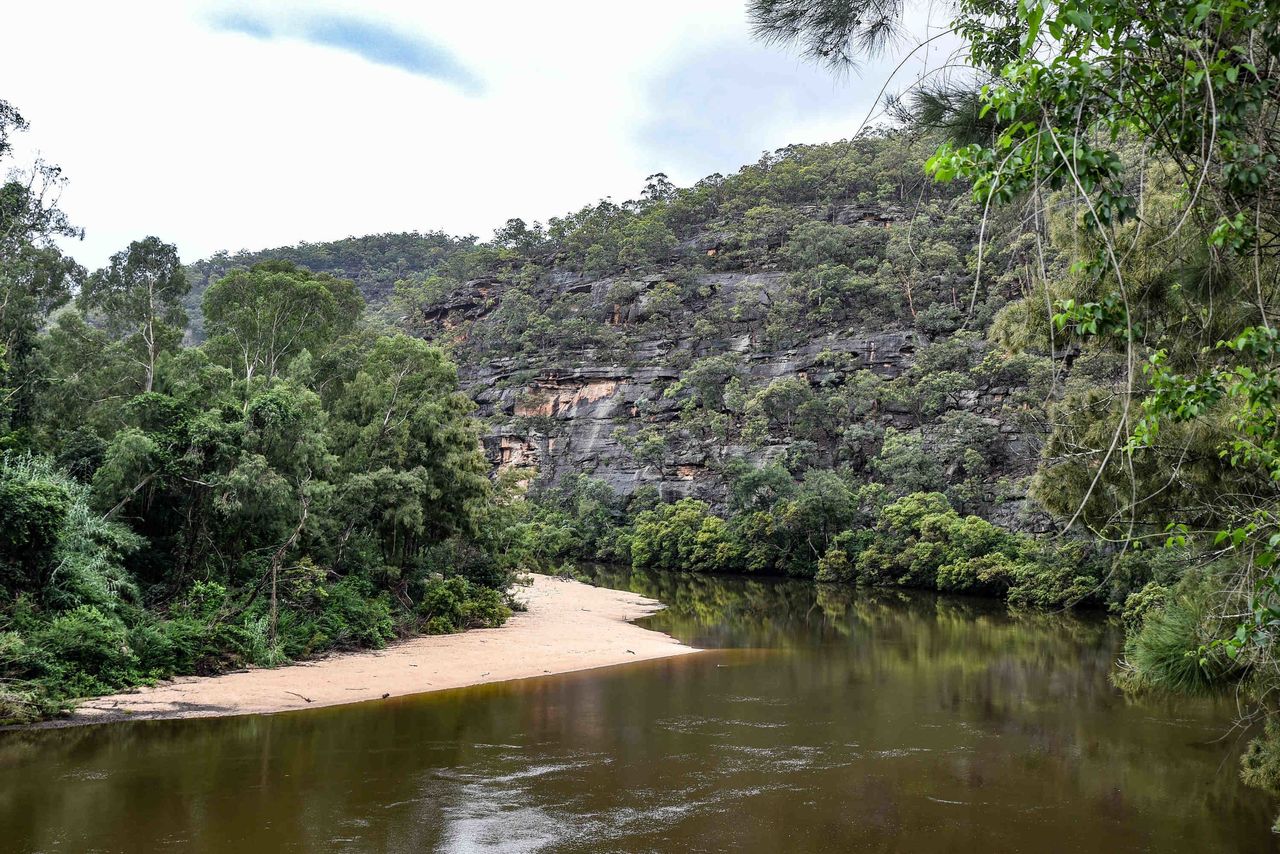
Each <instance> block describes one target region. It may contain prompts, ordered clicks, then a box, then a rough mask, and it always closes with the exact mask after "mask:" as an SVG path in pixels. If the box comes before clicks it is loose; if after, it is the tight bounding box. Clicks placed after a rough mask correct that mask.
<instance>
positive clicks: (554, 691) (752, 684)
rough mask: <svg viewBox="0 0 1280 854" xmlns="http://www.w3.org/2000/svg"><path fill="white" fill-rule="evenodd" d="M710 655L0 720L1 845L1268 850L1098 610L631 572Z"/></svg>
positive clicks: (1266, 819)
mask: <svg viewBox="0 0 1280 854" xmlns="http://www.w3.org/2000/svg"><path fill="white" fill-rule="evenodd" d="M600 581H601V582H602V583H606V584H608V585H609V586H616V587H622V588H626V589H630V590H633V591H635V592H638V593H642V594H644V595H649V596H656V597H658V598H661V599H663V600H664V601H666V602H668V603H670V604H671V607H670V608H669V610H667V611H665V612H662V613H660V614H658V615H655V616H654V617H651V618H649V622H650V624H651V625H652V626H653V627H654V628H659V629H661V630H663V631H669V632H671V633H672V634H675V635H676V636H678V637H680V638H682V639H685V640H688V641H690V642H692V643H694V644H697V645H701V646H705V647H716V648H717V650H718V651H715V652H711V653H707V654H705V655H700V656H690V657H685V658H680V659H673V660H670V661H663V662H642V663H637V664H631V665H626V666H624V667H620V668H610V669H607V670H602V671H595V672H590V673H581V674H573V675H570V676H565V677H547V678H540V679H532V680H527V681H524V682H518V683H508V684H504V685H491V686H482V687H479V688H473V689H466V690H462V691H452V692H445V693H440V694H435V695H427V696H424V697H418V698H405V699H400V700H390V701H386V702H383V703H373V704H365V705H360V706H352V707H347V708H338V709H318V710H313V711H307V712H300V713H295V714H289V715H281V716H274V717H256V718H237V719H229V720H222V721H188V722H139V723H134V724H124V725H118V726H110V727H100V728H96V729H77V730H63V731H54V732H42V733H15V734H8V735H6V736H4V737H2V738H0V840H3V842H0V848H4V850H10V846H12V850H15V851H53V850H64V851H76V850H102V851H153V850H164V849H165V848H174V849H177V850H200V851H212V852H221V851H236V852H254V851H264V852H265V851H289V850H325V851H370V850H374V851H429V850H446V851H489V850H494V851H541V850H555V851H599V850H609V851H671V850H680V851H684V850H688V851H721V850H725V851H728V850H734V851H768V852H775V851H844V850H859V851H956V852H977V851H982V852H989V851H1006V850H1031V851H1081V850H1084V851H1095V850H1096V851H1162V852H1163V851H1174V852H1176V851H1222V852H1229V851H1242V852H1244V851H1266V850H1271V847H1272V837H1271V835H1270V833H1269V832H1268V826H1269V823H1270V817H1271V811H1272V809H1273V807H1274V805H1273V804H1272V803H1271V802H1270V799H1268V798H1266V797H1264V796H1261V795H1259V794H1258V793H1256V792H1252V791H1250V790H1247V789H1244V788H1242V787H1241V786H1240V785H1239V783H1238V781H1237V778H1236V774H1235V766H1234V764H1233V763H1232V762H1226V763H1224V762H1223V761H1222V757H1223V754H1224V745H1223V744H1221V743H1214V740H1215V739H1217V738H1219V737H1220V736H1221V735H1222V734H1223V732H1225V731H1226V728H1227V723H1228V722H1229V720H1230V709H1229V708H1228V707H1226V706H1225V705H1224V704H1215V703H1210V702H1195V703H1186V702H1182V703H1178V704H1173V703H1168V702H1157V701H1142V702H1132V701H1127V700H1126V699H1125V698H1123V697H1122V696H1121V695H1120V694H1118V693H1117V692H1116V691H1114V690H1113V689H1111V688H1110V687H1109V685H1108V683H1107V674H1108V671H1109V669H1110V666H1111V659H1112V656H1113V654H1114V650H1115V646H1116V643H1117V641H1118V638H1117V636H1116V633H1115V630H1114V628H1112V627H1111V626H1109V625H1108V624H1107V623H1105V622H1103V621H1100V620H1096V619H1081V618H1074V617H1064V616H1062V615H1040V616H1035V615H1032V616H1018V617H1013V616H1010V615H1008V614H1007V613H1006V612H1005V611H1004V610H1002V609H1000V608H997V607H994V606H992V605H990V604H989V603H985V602H982V601H978V600H958V599H945V598H938V597H933V596H919V595H904V594H898V593H878V594H870V595H867V594H855V593H853V592H851V591H849V590H846V589H831V590H825V589H821V590H816V591H815V590H814V589H813V588H811V587H809V586H807V585H804V584H798V583H797V584H791V583H776V582H767V581H749V580H743V579H729V580H726V579H713V578H705V577H697V576H673V575H662V576H656V575H634V574H630V573H619V572H616V571H609V570H601V571H600Z"/></svg>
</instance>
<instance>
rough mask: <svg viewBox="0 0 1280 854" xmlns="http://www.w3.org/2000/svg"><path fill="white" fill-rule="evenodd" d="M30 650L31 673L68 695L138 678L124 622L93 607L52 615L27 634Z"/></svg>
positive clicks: (106, 688)
mask: <svg viewBox="0 0 1280 854" xmlns="http://www.w3.org/2000/svg"><path fill="white" fill-rule="evenodd" d="M29 647H30V649H29V652H28V657H27V660H28V662H29V663H30V665H31V666H32V667H31V669H32V670H35V671H37V672H41V673H42V674H43V676H44V677H45V678H46V679H48V680H54V681H56V683H57V685H58V688H59V690H60V691H61V692H62V693H64V694H68V695H71V696H86V695H90V694H103V693H107V692H109V691H112V690H114V689H116V688H119V687H122V686H124V685H128V684H130V683H131V682H133V681H135V680H136V679H137V678H138V675H139V672H138V657H137V656H136V655H134V653H133V650H132V649H130V648H129V642H128V632H127V631H126V629H125V627H124V624H123V623H122V622H120V620H119V619H117V618H115V617H109V616H107V615H106V614H103V613H102V612H101V611H99V610H98V609H97V608H95V607H94V606H92V605H81V606H80V607H78V608H76V609H75V610H72V611H68V612H66V613H64V614H59V615H58V616H57V617H54V618H53V619H52V620H50V621H49V622H48V623H46V624H45V625H43V626H42V627H41V628H40V629H38V630H37V631H36V632H35V633H34V634H33V635H32V636H31V639H30V642H29Z"/></svg>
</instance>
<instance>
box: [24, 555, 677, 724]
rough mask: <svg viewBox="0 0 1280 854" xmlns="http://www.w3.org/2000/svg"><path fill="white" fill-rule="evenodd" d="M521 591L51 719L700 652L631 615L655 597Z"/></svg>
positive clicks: (427, 685) (449, 681) (143, 714)
mask: <svg viewBox="0 0 1280 854" xmlns="http://www.w3.org/2000/svg"><path fill="white" fill-rule="evenodd" d="M517 590H518V592H517V598H518V599H520V600H522V601H524V602H527V603H528V606H529V610H528V611H525V612H521V613H517V614H515V615H514V616H513V617H512V618H511V619H510V620H509V621H508V622H507V624H506V625H505V626H503V627H502V628H499V629H477V630H473V631H469V632H465V633H463V634H458V635H440V636H435V637H420V638H414V639H412V640H407V641H403V642H401V643H398V644H395V645H393V646H390V647H388V648H386V649H383V650H377V651H370V652H355V653H348V654H342V655H335V656H331V657H328V658H323V659H319V660H316V661H309V662H306V663H303V664H293V665H289V666H287V667H279V668H275V669H270V670H267V669H251V670H246V671H241V672H237V673H228V674H224V675H222V676H212V677H190V678H183V679H178V680H175V681H173V682H166V683H164V684H162V685H158V686H156V687H154V688H143V689H141V690H139V691H137V692H135V693H130V694H117V695H114V696H110V697H98V698H95V699H93V700H88V701H86V702H84V703H83V704H82V705H81V706H80V708H79V709H77V710H76V712H75V714H73V715H72V716H71V717H69V718H64V719H62V720H59V721H53V722H50V724H46V726H48V725H52V726H74V725H77V724H93V723H105V722H109V721H119V720H140V719H149V718H195V717H217V716H222V715H251V714H268V713H274V712H286V711H292V710H295V709H313V708H316V707H318V706H336V705H340V704H343V703H357V702H361V701H364V700H377V699H381V698H383V697H384V696H388V695H389V696H391V697H400V696H404V695H405V694H421V693H426V692H428V691H440V690H443V689H446V688H462V687H465V686H467V685H478V684H480V683H484V682H501V681H505V680H508V679H525V678H528V677H531V676H545V675H547V674H553V673H568V672H570V671H575V670H587V669H590V668H593V667H605V666H608V665H612V664H624V663H627V662H630V661H644V660H646V659H652V658H666V657H669V656H674V655H684V654H687V653H691V652H696V651H697V650H695V649H693V648H692V647H688V646H685V645H684V644H681V643H679V642H678V641H676V640H674V639H673V638H671V637H668V636H667V635H664V634H661V633H660V632H653V631H649V630H647V629H642V628H640V627H639V626H636V625H633V624H632V623H630V622H628V621H630V620H634V619H637V618H639V617H642V616H644V615H646V614H651V613H653V612H654V611H657V610H660V609H661V608H662V605H661V603H659V602H656V601H654V600H653V599H646V598H645V597H643V596H638V595H636V594H634V593H625V592H621V591H617V590H607V589H604V588H600V587H591V586H590V585H587V584H581V583H579V582H576V581H567V580H563V579H559V578H551V577H549V576H545V575H535V576H533V585H532V587H522V588H517Z"/></svg>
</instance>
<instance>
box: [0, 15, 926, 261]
mask: <svg viewBox="0 0 1280 854" xmlns="http://www.w3.org/2000/svg"><path fill="white" fill-rule="evenodd" d="M0 26H3V28H4V29H7V30H11V31H13V32H18V33H26V34H28V36H27V37H24V38H18V39H7V40H6V43H5V50H4V51H3V52H0V81H3V83H2V84H0V86H2V88H0V99H4V100H7V101H9V102H10V103H11V104H13V105H14V106H15V107H16V108H17V109H18V110H19V111H20V112H21V113H22V114H23V115H24V116H25V117H26V119H27V120H28V122H29V123H30V125H31V130H30V131H29V132H28V133H26V134H24V135H23V136H22V138H21V140H20V145H19V147H18V152H17V154H18V159H19V162H24V161H25V162H29V161H30V160H31V159H32V158H34V157H36V156H39V157H42V158H43V159H44V160H46V161H49V162H52V163H56V164H58V165H60V166H61V167H62V168H63V170H64V173H65V175H66V177H67V180H68V184H67V187H66V190H65V191H64V193H63V195H62V199H61V205H62V207H63V209H64V210H65V211H66V212H67V213H68V214H69V215H70V217H71V219H72V220H73V222H74V223H75V224H76V225H78V226H80V227H82V228H84V229H85V232H86V236H85V238H84V240H83V241H79V242H76V243H75V244H74V245H69V246H68V247H67V248H68V249H69V251H71V253H72V254H73V255H75V257H76V258H77V259H78V260H80V262H81V263H83V264H85V265H86V266H88V267H90V268H93V267H96V266H100V265H101V264H103V263H104V262H105V260H106V259H107V258H108V256H109V255H110V254H111V253H112V252H115V251H117V250H119V249H122V248H123V247H125V246H126V245H127V244H128V243H129V241H131V240H136V239H139V238H141V237H144V236H146V235H150V234H154V235H156V236H158V237H160V238H161V239H163V240H166V241H168V242H171V243H175V244H176V245H177V246H178V249H179V252H180V253H181V255H182V257H183V258H184V259H185V260H195V259H197V258H202V257H207V256H208V255H210V254H212V253H213V252H215V251H217V250H220V249H226V250H229V251H235V250H238V249H260V248H266V247H271V246H279V245H285V244H291V243H296V242H298V241H302V240H308V241H321V240H333V239H338V238H342V237H346V236H350V235H363V234H371V233H376V232H384V231H412V230H418V231H429V230H435V229H441V230H444V231H447V232H450V233H453V234H475V235H477V236H479V237H480V238H482V239H487V238H488V237H489V236H490V235H491V234H492V232H493V230H494V228H496V227H498V226H500V225H502V223H503V222H505V221H506V220H507V219H508V218H510V217H522V218H524V219H525V220H526V221H529V222H532V221H534V220H542V221H545V220H546V219H547V218H548V217H550V216H556V215H562V214H564V213H567V212H569V211H572V210H576V209H578V208H580V207H582V206H583V205H585V204H588V203H591V202H594V201H596V200H598V199H600V198H603V197H612V198H614V199H615V200H618V201H621V200H625V199H630V198H634V197H635V196H636V195H638V193H639V192H640V189H641V188H642V187H643V186H644V179H645V177H646V176H648V175H650V174H652V173H654V172H658V171H663V172H666V173H667V174H668V175H669V176H671V178H672V179H673V180H674V181H676V183H678V184H681V185H686V184H690V183H692V182H694V181H696V180H698V179H699V178H701V177H703V176H704V175H707V174H710V173H712V172H722V173H730V172H733V171H736V170H737V169H738V168H739V167H740V166H741V165H743V164H744V163H748V162H751V161H754V160H755V159H757V158H758V157H759V156H760V155H761V153H763V152H764V151H766V150H771V149H774V148H778V147H781V146H783V145H786V144H788V143H793V142H823V141H831V140H836V139H842V138H846V137H849V136H851V135H853V134H854V133H855V132H856V130H857V129H858V127H859V126H860V125H861V124H862V123H863V121H864V119H865V118H866V117H867V115H868V114H869V113H872V112H874V109H873V108H874V107H875V105H876V103H877V96H878V95H879V93H880V90H881V87H882V85H883V84H884V82H885V79H886V77H887V76H888V71H889V69H890V68H892V67H893V66H894V65H896V64H897V59H896V58H891V59H885V60H881V61H879V62H876V63H873V64H871V65H868V66H866V67H864V68H863V69H862V72H861V74H860V75H850V76H845V77H843V78H840V77H834V76H833V75H831V74H830V73H829V72H827V71H826V70H824V69H821V68H817V67H814V66H812V65H810V64H807V63H805V62H802V61H801V60H800V59H798V58H797V57H796V56H795V55H794V54H788V53H787V52H786V51H784V50H781V49H779V48H776V47H768V46H764V45H761V44H759V43H757V42H755V41H753V40H752V38H751V35H750V30H749V25H748V22H747V16H746V11H745V0H697V2H689V0H648V2H645V3H631V4H622V3H618V4H615V3H601V2H598V0H583V2H577V0H561V1H560V2H557V0H550V2H544V3H537V4H533V3H527V2H517V0H510V2H508V1H507V0H491V2H483V3H482V2H467V3H463V2H448V3H443V2H434V0H363V2H352V0H346V2H326V0H312V2H306V3H290V2H278V0H277V1H276V2H261V0H260V2H256V3H232V2H215V1H214V0H190V2H184V0H167V2H147V1H146V0H120V2H115V3H102V2H100V0H80V1H79V2H59V0H42V2H39V3H8V4H5V8H4V9H3V11H0ZM919 67H920V62H919V60H918V59H916V60H912V61H911V62H909V63H908V65H907V66H906V67H905V68H904V69H903V71H902V72H900V75H901V76H900V78H899V79H902V77H903V76H906V77H909V76H911V75H914V74H917V73H919Z"/></svg>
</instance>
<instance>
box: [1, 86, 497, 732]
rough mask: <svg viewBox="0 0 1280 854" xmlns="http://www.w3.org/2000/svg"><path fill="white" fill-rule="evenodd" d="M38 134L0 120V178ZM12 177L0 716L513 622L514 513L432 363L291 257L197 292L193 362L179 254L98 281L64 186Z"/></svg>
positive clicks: (4, 372) (429, 350)
mask: <svg viewBox="0 0 1280 854" xmlns="http://www.w3.org/2000/svg"><path fill="white" fill-rule="evenodd" d="M23 129H25V122H24V121H23V119H22V117H21V116H20V114H18V112H17V111H16V110H15V109H13V108H12V107H10V106H9V105H7V104H5V103H4V102H0V163H2V162H3V161H4V160H5V157H6V155H9V154H10V150H9V147H8V142H9V139H10V135H11V134H13V133H16V132H20V131H22V130H23ZM3 165H4V167H5V168H6V169H7V168H8V164H7V163H4V164H3ZM17 166H18V168H17V170H16V171H14V172H13V173H12V174H11V177H10V178H9V180H8V181H7V182H6V183H4V184H3V185H0V294H2V296H3V298H2V299H0V450H2V451H3V454H2V455H0V507H2V508H3V512H2V513H0V676H2V677H3V682H0V721H27V720H31V719H34V718H38V717H42V716H45V715H49V714H52V713H55V712H58V711H60V710H63V709H65V708H67V707H68V706H69V705H70V704H71V703H73V702H74V701H75V700H76V698H80V697H85V696H92V695H94V694H102V693H106V692H110V691H112V690H116V689H120V688H125V687H129V686H132V685H136V684H139V683H146V682H150V681H154V680H156V679H159V678H164V677H168V676H172V675H175V674H191V673H213V672H217V671H219V670H223V669H226V668H230V667H237V666H241V665H244V664H267V665H270V664H277V663H280V662H283V661H286V660H289V659H296V658H305V657H308V656H311V655H314V654H316V653H319V652H322V651H325V650H329V649H335V648H337V649H347V648H354V647H370V646H372V647H377V646H381V645H383V644H385V643H386V642H387V641H389V640H391V639H393V638H395V637H398V636H402V635H404V634H408V633H412V632H418V631H426V632H449V631H457V630H460V629H463V628H466V627H468V626H473V625H497V624H499V623H501V622H502V621H503V620H504V619H505V618H506V617H507V615H509V613H510V609H509V605H508V602H507V600H506V596H505V591H506V589H507V587H508V585H509V583H510V577H511V573H512V572H513V571H514V570H515V569H516V568H517V566H518V565H519V557H518V551H516V550H513V549H511V548H509V547H508V546H507V545H505V544H504V542H503V541H504V540H505V539H506V538H509V537H510V536H511V530H512V528H513V525H514V524H515V523H516V517H515V516H513V515H512V514H514V513H517V512H518V511H519V510H520V506H512V505H511V503H510V502H509V501H508V500H507V498H506V496H505V494H504V492H503V491H502V489H501V488H500V487H497V486H495V485H494V484H492V483H491V482H490V479H489V477H488V474H489V472H488V467H487V466H486V464H485V461H484V458H483V456H482V454H481V450H480V444H479V435H480V432H479V429H480V425H479V424H478V422H476V420H475V419H474V417H473V416H472V411H473V408H474V407H473V404H472V403H471V401H470V400H468V399H467V397H466V396H465V395H463V394H462V393H461V392H460V391H459V390H458V382H457V370H456V368H455V367H454V365H453V364H452V363H451V362H449V361H448V359H447V358H446V356H445V355H444V354H443V353H442V352H441V351H440V350H439V349H437V348H436V347H433V346H431V345H430V344H427V343H426V342H424V341H422V340H420V339H417V338H413V337H410V336H408V335H404V334H400V333H394V332H388V331H386V330H385V329H382V328H381V327H380V325H379V324H376V323H372V322H370V321H369V320H368V319H367V318H366V316H365V308H364V306H365V301H364V298H363V297H362V296H361V294H360V292H359V291H358V290H357V288H356V285H355V284H354V283H353V282H351V281H349V280H347V279H343V278H337V277H334V276H331V275H329V274H327V273H313V272H310V271H308V270H305V269H302V268H299V267H296V266H294V264H292V263H291V262H289V261H283V260H272V261H266V262H263V263H255V264H254V265H253V266H252V267H250V268H249V269H237V270H235V271H233V272H231V273H229V274H228V275H225V276H220V277H219V278H217V280H216V281H214V282H213V283H212V284H210V285H209V286H208V287H207V288H204V289H202V294H201V299H200V305H201V309H202V312H201V313H202V317H203V321H204V332H205V336H204V337H205V340H204V343H202V344H200V345H199V346H184V345H183V343H182V342H183V338H184V334H183V330H184V326H185V324H186V315H185V312H184V304H185V303H186V301H187V300H188V299H189V296H190V292H191V288H192V281H191V279H190V278H189V277H188V275H187V272H186V271H185V270H184V268H183V266H182V264H181V263H180V261H179V259H178V256H177V252H176V250H175V248H174V247H173V246H170V245H168V244H166V243H164V242H163V241H161V240H159V239H158V238H155V237H147V238H144V239H141V240H138V241H135V242H133V243H131V244H130V245H129V246H127V247H125V248H124V249H122V250H121V251H120V252H119V253H117V254H116V255H114V256H113V257H112V258H111V260H110V262H109V264H108V265H107V266H105V267H104V268H102V269H100V270H98V271H96V272H94V273H92V274H90V273H88V272H87V271H85V270H84V269H82V268H81V267H80V266H79V265H78V264H77V263H76V262H75V261H74V260H73V259H72V258H70V257H68V256H67V255H65V254H64V253H63V252H62V251H61V250H60V249H59V247H58V244H57V243H56V242H55V238H57V237H74V236H75V235H76V233H77V232H76V229H75V228H74V227H73V226H72V225H71V223H70V222H69V221H68V219H67V218H66V216H65V215H64V214H63V213H62V212H61V211H60V210H59V209H58V208H57V207H56V205H55V204H54V203H53V201H52V200H54V199H56V198H57V195H58V190H59V189H60V186H61V182H62V178H61V175H60V173H59V172H58V171H57V169H56V168H54V167H51V166H47V165H44V164H36V165H35V166H34V167H31V166H29V165H25V168H23V167H24V165H23V164H18V165H17ZM427 239H428V240H430V238H427ZM448 243H449V241H443V244H442V245H445V244H448ZM359 245H360V246H361V247H363V248H364V249H367V248H368V247H369V246H370V245H372V244H371V243H370V242H368V241H365V242H360V244H359ZM429 254H430V253H429V252H428V253H427V255H429ZM308 257H309V256H308ZM330 257H333V256H330ZM424 257H426V256H424ZM361 263H363V261H362V262H361ZM361 269H363V268H361ZM368 281H371V282H373V283H374V286H376V282H377V278H376V277H374V278H372V279H368ZM521 506H522V505H521Z"/></svg>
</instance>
